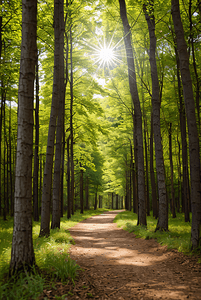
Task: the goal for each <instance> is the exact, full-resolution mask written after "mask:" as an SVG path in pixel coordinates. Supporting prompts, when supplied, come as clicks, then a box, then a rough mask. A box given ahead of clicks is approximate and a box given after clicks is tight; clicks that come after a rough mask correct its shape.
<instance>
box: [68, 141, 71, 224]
mask: <svg viewBox="0 0 201 300" xmlns="http://www.w3.org/2000/svg"><path fill="white" fill-rule="evenodd" d="M69 141H70V136H69V137H68V138H67V200H68V201H67V202H68V212H67V219H70V218H71V189H70V143H69Z"/></svg>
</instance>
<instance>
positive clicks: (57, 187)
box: [51, 0, 65, 229]
mask: <svg viewBox="0 0 201 300" xmlns="http://www.w3.org/2000/svg"><path fill="white" fill-rule="evenodd" d="M63 6H64V2H63V0H59V8H58V9H59V53H60V54H59V82H58V87H59V98H58V102H59V109H58V121H57V134H56V150H55V162H54V179H53V195H52V224H51V228H52V229H53V228H60V215H61V201H60V200H61V193H63V190H62V191H61V163H62V137H63V114H64V99H65V93H64V92H65V91H64V52H63V49H64V11H63Z"/></svg>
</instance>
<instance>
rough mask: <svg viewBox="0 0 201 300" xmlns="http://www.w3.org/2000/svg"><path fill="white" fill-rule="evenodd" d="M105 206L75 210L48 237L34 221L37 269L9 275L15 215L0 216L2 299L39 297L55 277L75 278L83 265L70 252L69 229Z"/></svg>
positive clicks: (0, 283)
mask: <svg viewBox="0 0 201 300" xmlns="http://www.w3.org/2000/svg"><path fill="white" fill-rule="evenodd" d="M105 210H106V209H98V210H96V211H94V210H88V211H85V212H84V214H80V213H79V212H76V213H75V214H74V215H73V216H72V218H71V219H69V220H67V218H66V216H65V217H63V218H61V228H60V229H52V230H51V231H50V236H49V237H39V232H40V221H39V222H33V245H34V252H35V258H36V265H37V269H38V270H40V272H38V271H36V270H34V271H33V272H32V273H26V272H25V273H20V274H18V277H15V276H12V277H11V278H8V271H9V265H10V258H11V246H12V232H13V218H11V217H8V218H7V221H3V219H2V218H0V299H6V300H7V299H9V300H19V299H23V300H25V299H37V297H38V296H39V295H40V294H41V293H42V291H43V289H44V286H45V285H47V284H50V285H51V284H52V283H53V282H54V281H61V282H68V281H69V280H72V281H73V282H74V280H75V279H76V276H77V275H78V271H79V270H80V267H79V266H78V265H77V264H76V262H75V261H73V260H72V259H71V258H70V256H69V248H70V246H71V244H73V243H74V241H73V239H72V237H71V235H70V233H69V231H68V229H69V228H71V227H73V226H74V225H76V224H77V223H78V222H80V221H82V220H84V219H87V218H89V217H91V216H94V215H98V214H101V213H102V212H103V211H105Z"/></svg>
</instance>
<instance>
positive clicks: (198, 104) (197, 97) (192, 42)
mask: <svg viewBox="0 0 201 300" xmlns="http://www.w3.org/2000/svg"><path fill="white" fill-rule="evenodd" d="M189 24H190V43H191V50H192V58H193V69H194V73H195V80H196V83H195V86H196V89H195V92H196V96H195V103H196V108H197V116H198V129H199V135H200V134H201V132H200V131H201V127H200V125H201V122H200V80H199V76H198V71H197V64H196V58H195V48H194V41H193V31H192V30H193V22H192V0H189Z"/></svg>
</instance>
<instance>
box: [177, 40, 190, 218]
mask: <svg viewBox="0 0 201 300" xmlns="http://www.w3.org/2000/svg"><path fill="white" fill-rule="evenodd" d="M175 42H176V41H175ZM175 56H176V65H177V81H178V96H179V117H180V130H181V142H182V165H183V182H182V203H183V206H184V212H185V222H190V215H189V202H190V201H189V177H188V147H187V139H186V114H185V108H184V104H183V99H182V85H181V79H180V70H179V55H178V51H177V47H176V45H175Z"/></svg>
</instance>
